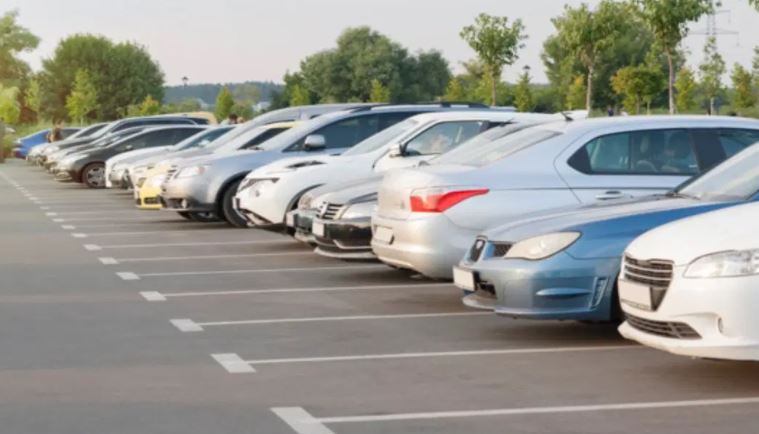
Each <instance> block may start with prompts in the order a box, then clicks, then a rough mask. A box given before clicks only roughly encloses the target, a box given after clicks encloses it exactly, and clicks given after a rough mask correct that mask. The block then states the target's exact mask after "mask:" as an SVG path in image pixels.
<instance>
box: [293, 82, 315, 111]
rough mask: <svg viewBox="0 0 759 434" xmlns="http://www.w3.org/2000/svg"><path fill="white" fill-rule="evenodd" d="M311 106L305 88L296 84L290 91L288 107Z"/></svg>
mask: <svg viewBox="0 0 759 434" xmlns="http://www.w3.org/2000/svg"><path fill="white" fill-rule="evenodd" d="M308 104H311V97H310V96H309V94H308V91H307V90H306V88H305V87H303V86H302V85H300V84H296V85H295V87H294V88H293V89H292V92H291V96H290V105H291V106H293V107H295V106H299V105H308Z"/></svg>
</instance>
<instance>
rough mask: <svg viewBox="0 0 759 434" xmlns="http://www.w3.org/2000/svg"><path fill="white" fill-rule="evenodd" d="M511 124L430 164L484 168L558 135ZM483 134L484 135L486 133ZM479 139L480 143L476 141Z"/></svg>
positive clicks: (469, 142) (543, 129) (554, 132)
mask: <svg viewBox="0 0 759 434" xmlns="http://www.w3.org/2000/svg"><path fill="white" fill-rule="evenodd" d="M526 127H527V128H525V125H524V124H515V125H510V126H506V127H503V128H504V129H500V128H499V129H497V130H491V131H492V132H493V134H492V135H490V134H489V135H488V136H487V137H483V135H478V136H475V137H474V138H473V139H472V140H470V141H468V142H467V143H464V144H462V145H461V146H459V147H457V148H456V149H454V150H452V151H451V152H446V153H445V154H443V155H441V156H440V157H437V158H435V159H433V160H432V161H431V164H463V165H467V166H486V165H488V164H491V163H494V162H496V161H499V160H502V159H503V158H506V157H508V156H509V155H513V154H515V153H517V152H519V151H522V150H524V149H527V148H529V147H531V146H533V145H536V144H538V143H541V142H544V141H547V140H550V139H552V138H554V137H558V136H560V135H562V133H561V132H559V131H554V130H551V129H546V128H542V127H540V126H534V125H527V126H526ZM486 134H487V133H486ZM479 138H483V140H479Z"/></svg>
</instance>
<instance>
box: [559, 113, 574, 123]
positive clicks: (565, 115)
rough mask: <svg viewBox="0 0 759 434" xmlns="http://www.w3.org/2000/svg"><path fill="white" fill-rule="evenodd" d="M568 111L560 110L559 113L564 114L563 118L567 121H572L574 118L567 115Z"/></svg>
mask: <svg viewBox="0 0 759 434" xmlns="http://www.w3.org/2000/svg"><path fill="white" fill-rule="evenodd" d="M570 113H571V112H561V115H562V116H564V120H565V121H567V122H572V121H574V119H573V118H572V116H569V114H570Z"/></svg>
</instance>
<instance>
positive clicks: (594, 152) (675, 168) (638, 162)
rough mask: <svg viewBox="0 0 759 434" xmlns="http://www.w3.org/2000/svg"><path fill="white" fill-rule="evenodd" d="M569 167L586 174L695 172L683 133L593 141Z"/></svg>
mask: <svg viewBox="0 0 759 434" xmlns="http://www.w3.org/2000/svg"><path fill="white" fill-rule="evenodd" d="M569 165H570V166H572V167H573V168H574V169H576V170H578V171H580V172H583V173H588V174H591V173H592V174H610V175H632V174H645V175H693V174H696V173H698V172H699V166H698V163H697V162H696V156H695V154H694V152H693V148H692V146H691V139H690V136H689V134H688V131H687V130H684V129H678V130H650V131H631V132H625V133H618V134H609V135H606V136H601V137H597V138H595V139H593V140H591V141H590V142H588V143H587V144H586V145H585V146H583V147H582V148H580V149H579V150H578V151H577V152H576V153H575V154H574V155H573V156H572V157H571V158H570V159H569Z"/></svg>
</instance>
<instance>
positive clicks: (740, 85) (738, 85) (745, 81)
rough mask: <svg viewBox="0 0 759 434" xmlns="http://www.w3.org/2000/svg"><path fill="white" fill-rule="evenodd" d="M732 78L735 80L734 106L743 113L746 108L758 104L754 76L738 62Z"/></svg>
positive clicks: (734, 67)
mask: <svg viewBox="0 0 759 434" xmlns="http://www.w3.org/2000/svg"><path fill="white" fill-rule="evenodd" d="M730 78H731V79H732V81H733V91H734V93H733V108H735V109H736V110H737V111H738V112H739V113H741V114H743V111H744V110H745V109H748V108H752V107H753V106H754V104H756V94H755V93H754V83H753V81H754V77H753V76H752V75H751V72H750V71H749V70H748V69H746V68H744V67H743V65H741V64H739V63H736V64H735V66H733V74H732V75H731V77H730Z"/></svg>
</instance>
